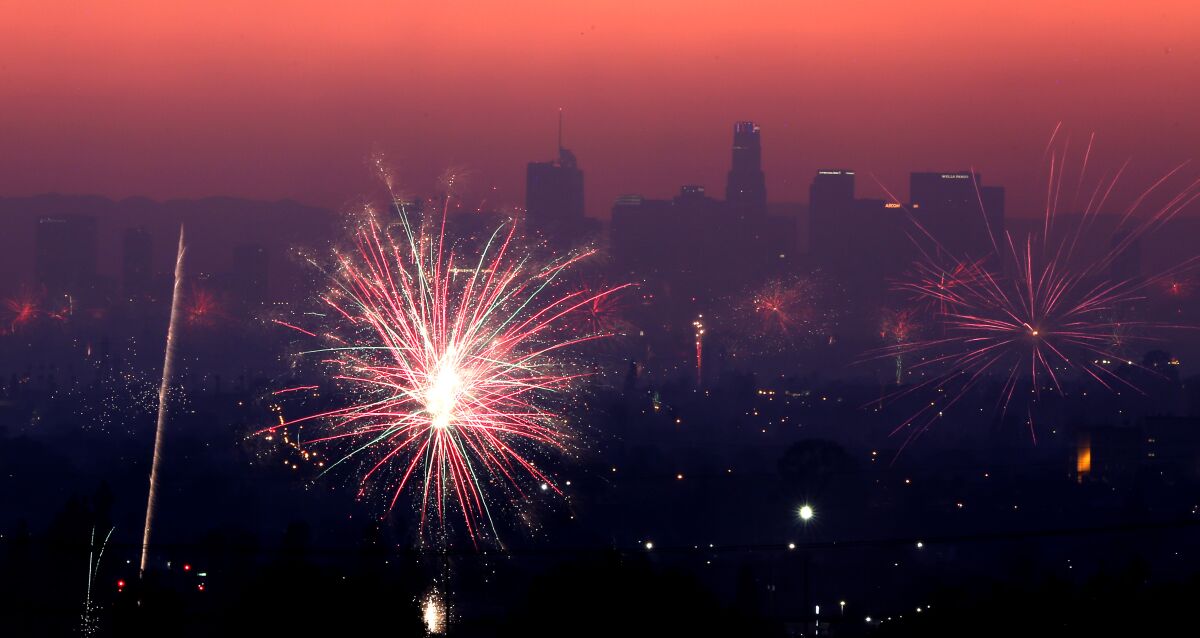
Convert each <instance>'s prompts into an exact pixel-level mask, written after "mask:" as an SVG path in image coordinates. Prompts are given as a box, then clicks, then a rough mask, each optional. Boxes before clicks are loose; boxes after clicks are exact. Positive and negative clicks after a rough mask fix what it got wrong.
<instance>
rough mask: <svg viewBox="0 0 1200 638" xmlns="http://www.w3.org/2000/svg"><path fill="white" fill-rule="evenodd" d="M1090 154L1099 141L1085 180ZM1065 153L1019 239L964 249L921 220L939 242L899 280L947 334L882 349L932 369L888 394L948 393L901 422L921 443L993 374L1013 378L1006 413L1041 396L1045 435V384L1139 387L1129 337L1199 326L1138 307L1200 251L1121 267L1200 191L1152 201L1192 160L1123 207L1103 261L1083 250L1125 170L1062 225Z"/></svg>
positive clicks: (1007, 384) (1006, 388)
mask: <svg viewBox="0 0 1200 638" xmlns="http://www.w3.org/2000/svg"><path fill="white" fill-rule="evenodd" d="M1090 153H1091V143H1090V142H1089V144H1088V148H1087V150H1086V151H1085V153H1084V163H1083V167H1084V168H1083V170H1081V172H1080V177H1079V183H1082V181H1083V174H1084V172H1085V171H1086V167H1087V157H1088V156H1089V155H1090ZM1063 155H1065V151H1063V153H1062V155H1060V154H1059V152H1058V150H1057V149H1056V150H1055V153H1054V154H1051V155H1050V166H1051V173H1050V174H1051V179H1050V182H1049V184H1050V186H1049V189H1048V194H1047V204H1046V208H1045V213H1044V220H1043V224H1042V231H1041V233H1035V234H1032V235H1030V236H1028V237H1025V238H1023V239H1014V238H1013V236H1012V235H1011V234H1010V233H1004V234H1003V235H998V236H993V237H992V245H993V247H994V248H995V251H994V254H992V255H989V256H988V257H986V258H984V259H976V258H972V257H962V258H957V257H955V256H953V255H952V253H951V251H949V250H946V249H945V248H944V247H943V246H942V245H941V244H940V242H938V240H937V239H936V237H935V236H934V235H933V234H932V233H930V232H929V231H928V230H926V229H925V228H922V227H920V225H919V224H917V222H916V221H915V220H914V221H913V223H914V224H917V227H918V229H919V231H920V233H921V234H923V236H924V237H925V238H926V239H928V240H929V242H931V243H932V244H934V246H935V249H934V250H928V251H924V255H925V257H924V258H923V259H921V260H919V261H918V262H917V263H916V265H915V276H914V277H912V278H911V279H908V280H905V281H902V282H899V283H898V285H897V288H898V289H899V290H901V291H903V292H905V293H908V296H909V297H910V300H911V301H912V302H913V303H914V306H915V307H918V308H924V309H928V310H929V311H930V312H931V313H932V315H933V317H932V324H933V325H934V326H935V327H936V328H937V330H938V334H937V335H936V336H934V337H931V338H929V339H924V340H912V341H897V342H896V343H893V344H891V345H889V346H886V347H884V348H882V349H881V350H880V351H878V352H877V354H878V355H879V356H880V357H901V356H908V355H911V356H912V357H916V358H919V359H920V360H919V361H918V362H917V363H915V364H913V365H912V366H911V367H910V370H914V371H915V370H921V371H924V372H926V373H927V374H926V380H924V381H922V382H920V383H917V384H914V385H912V386H909V387H907V388H903V389H901V390H899V391H898V392H896V393H894V394H892V395H891V396H890V397H887V398H894V397H896V396H898V395H904V394H909V393H913V392H916V391H919V390H936V393H937V395H938V397H939V400H936V401H930V402H928V403H927V404H926V405H925V406H924V407H923V408H922V409H920V410H919V411H918V412H917V413H916V414H914V415H913V416H911V417H910V418H909V419H907V420H905V421H904V422H903V423H902V424H901V425H900V426H899V427H897V428H896V432H900V431H904V430H908V433H909V434H908V440H909V441H911V439H912V438H913V437H915V436H918V435H920V434H921V433H923V432H924V431H926V430H927V429H928V428H929V427H930V425H932V423H933V422H934V421H936V420H937V419H938V418H939V417H941V416H942V415H943V414H944V413H945V411H947V410H949V409H950V408H951V407H952V406H954V405H955V404H956V403H957V402H958V401H960V400H961V399H962V398H963V397H964V396H965V395H966V393H967V392H968V391H969V390H971V389H972V388H973V387H975V386H976V385H977V384H979V383H980V382H982V381H983V380H984V379H987V378H993V377H994V378H997V379H999V380H1000V381H1001V383H1000V385H999V387H1000V388H1001V391H1000V395H999V398H998V402H997V405H998V407H999V409H1000V411H1001V414H1003V412H1004V411H1007V410H1008V409H1009V407H1010V405H1011V404H1012V402H1013V401H1014V398H1015V397H1017V396H1029V397H1031V399H1030V404H1029V405H1027V406H1026V408H1027V410H1028V411H1029V425H1030V430H1031V433H1033V425H1032V423H1033V416H1032V404H1033V402H1035V401H1036V400H1037V398H1038V397H1039V396H1040V394H1041V393H1042V392H1044V391H1052V392H1057V393H1059V394H1061V393H1063V384H1064V381H1065V378H1064V376H1065V375H1069V374H1070V375H1075V376H1079V377H1082V378H1086V379H1090V380H1092V381H1094V382H1097V383H1099V384H1100V385H1101V386H1103V387H1105V388H1108V389H1110V390H1113V389H1116V388H1117V387H1130V388H1132V389H1135V390H1136V388H1135V387H1134V386H1133V385H1132V384H1131V382H1130V381H1129V380H1128V379H1127V378H1125V377H1124V376H1121V375H1120V374H1118V373H1117V371H1115V370H1114V369H1113V368H1112V366H1113V365H1114V364H1115V362H1121V363H1127V364H1128V363H1129V362H1128V357H1127V355H1125V354H1123V353H1122V352H1120V351H1119V350H1120V349H1121V348H1122V346H1124V345H1127V344H1128V343H1131V342H1136V341H1143V342H1144V341H1147V340H1153V339H1157V338H1159V337H1158V336H1156V332H1155V331H1156V330H1161V329H1167V328H1182V327H1188V326H1181V325H1177V324H1169V323H1164V322H1156V321H1152V320H1148V319H1145V318H1142V317H1141V316H1140V315H1138V314H1136V313H1135V312H1134V311H1135V310H1137V309H1140V307H1141V305H1142V302H1143V301H1145V299H1146V297H1147V293H1148V291H1149V290H1150V289H1152V288H1153V287H1160V286H1163V285H1164V282H1169V281H1173V280H1179V278H1180V277H1181V276H1183V275H1184V274H1185V273H1186V272H1187V271H1189V270H1191V269H1193V268H1194V267H1195V266H1196V265H1197V259H1196V258H1195V257H1193V258H1191V259H1187V260H1185V261H1183V262H1182V263H1179V264H1177V265H1176V266H1175V267H1173V268H1170V269H1168V270H1166V271H1163V272H1159V273H1157V274H1152V275H1148V276H1133V275H1123V274H1121V273H1118V272H1116V271H1117V270H1119V268H1114V264H1117V263H1119V260H1121V259H1122V258H1123V256H1125V255H1127V254H1128V253H1129V251H1130V250H1131V247H1133V246H1134V245H1135V244H1136V242H1138V240H1139V239H1140V238H1142V237H1144V236H1145V235H1147V234H1148V233H1151V232H1154V231H1155V230H1157V229H1159V228H1161V227H1162V225H1164V224H1166V223H1167V222H1169V221H1170V220H1171V219H1172V218H1174V217H1175V216H1176V215H1177V214H1178V213H1179V212H1180V211H1182V210H1183V209H1184V208H1186V207H1187V206H1188V205H1190V204H1191V203H1193V202H1194V201H1195V200H1196V199H1197V198H1198V197H1200V180H1194V181H1192V182H1191V183H1190V184H1188V185H1187V186H1186V187H1184V188H1183V189H1181V190H1180V191H1179V192H1178V193H1177V194H1175V195H1174V196H1170V197H1167V198H1166V201H1165V202H1164V203H1162V204H1161V205H1157V206H1154V207H1148V206H1145V202H1146V200H1147V198H1148V197H1150V195H1151V194H1152V193H1154V192H1155V191H1156V190H1158V189H1160V187H1162V186H1163V184H1164V183H1166V181H1167V180H1168V179H1169V178H1171V177H1172V176H1174V175H1175V174H1177V173H1178V171H1179V170H1180V168H1182V167H1177V168H1176V169H1175V170H1173V171H1171V172H1169V173H1168V174H1167V175H1165V176H1163V177H1162V178H1161V179H1159V180H1157V181H1156V182H1154V183H1153V184H1152V185H1151V186H1149V187H1148V188H1147V189H1145V190H1144V191H1143V192H1142V193H1141V194H1140V195H1139V196H1138V197H1137V198H1135V200H1134V201H1133V203H1132V204H1130V205H1129V206H1128V207H1127V208H1125V209H1124V210H1123V211H1121V212H1120V213H1119V214H1116V215H1115V216H1114V219H1115V221H1116V231H1115V232H1114V233H1113V235H1112V241H1111V244H1110V247H1109V249H1108V250H1107V251H1106V252H1104V253H1103V254H1102V255H1101V256H1100V257H1098V258H1094V257H1092V258H1084V257H1082V256H1080V254H1079V252H1080V250H1079V249H1080V247H1081V245H1082V244H1083V243H1086V242H1087V241H1088V240H1087V239H1086V237H1085V235H1086V233H1087V232H1088V231H1089V229H1091V228H1093V226H1094V223H1095V221H1096V219H1097V217H1098V216H1100V215H1101V211H1102V210H1103V209H1104V206H1105V203H1106V201H1107V200H1108V199H1109V195H1110V194H1111V192H1112V190H1113V187H1114V185H1115V184H1116V182H1117V180H1118V179H1119V178H1120V175H1121V173H1122V172H1123V171H1124V167H1122V168H1121V169H1120V170H1117V171H1116V172H1115V173H1114V175H1113V176H1112V177H1111V178H1105V179H1102V180H1100V182H1099V184H1098V185H1097V186H1096V187H1095V189H1094V190H1093V191H1092V194H1091V197H1090V199H1089V200H1088V203H1087V205H1086V207H1085V208H1083V209H1082V213H1081V214H1080V215H1079V216H1078V217H1077V218H1075V219H1074V221H1073V223H1071V224H1067V225H1066V227H1064V228H1058V227H1056V223H1055V222H1056V218H1060V217H1061V215H1059V213H1058V208H1059V201H1060V198H1061V197H1062V189H1063V171H1062V166H1063V158H1062V156H1063ZM1060 225H1061V224H1060ZM948 282H949V283H948ZM1018 388H1021V389H1022V392H1018ZM1025 388H1028V389H1027V391H1026V390H1025ZM1035 440H1036V435H1035Z"/></svg>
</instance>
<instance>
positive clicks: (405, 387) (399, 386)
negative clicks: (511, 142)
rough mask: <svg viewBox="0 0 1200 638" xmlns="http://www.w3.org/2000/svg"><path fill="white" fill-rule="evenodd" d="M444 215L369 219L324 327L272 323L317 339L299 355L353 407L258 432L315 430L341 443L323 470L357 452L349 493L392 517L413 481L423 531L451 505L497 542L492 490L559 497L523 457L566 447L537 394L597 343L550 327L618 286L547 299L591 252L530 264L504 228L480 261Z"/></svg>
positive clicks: (341, 260) (324, 439)
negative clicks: (459, 242) (525, 483)
mask: <svg viewBox="0 0 1200 638" xmlns="http://www.w3.org/2000/svg"><path fill="white" fill-rule="evenodd" d="M385 183H390V182H386V181H385ZM393 201H396V200H395V198H393ZM448 209H449V197H447V198H446V204H445V205H444V206H443V207H442V219H441V220H440V223H438V222H437V221H436V220H422V223H421V226H420V227H417V226H415V225H414V224H413V223H412V222H411V221H410V219H409V216H408V214H407V212H406V211H405V210H404V207H402V206H396V213H397V215H398V220H399V221H398V226H399V228H398V229H396V228H386V227H383V226H381V224H380V222H379V221H378V220H377V219H376V217H375V216H374V215H373V214H372V215H370V218H369V220H368V221H367V222H365V223H364V224H363V226H362V227H361V228H360V230H359V231H358V232H357V235H356V238H355V242H354V246H353V250H350V251H346V252H343V253H338V254H337V255H336V260H335V262H336V269H335V270H334V271H333V272H331V273H329V275H330V279H331V281H332V284H333V285H332V288H331V291H330V292H329V293H328V294H326V295H324V296H323V297H322V298H321V301H322V303H323V304H324V305H326V306H328V307H329V308H332V309H333V310H334V311H336V312H334V313H330V314H328V315H327V316H326V319H327V321H328V324H327V325H325V326H323V327H322V328H321V329H315V328H314V330H308V329H306V328H303V327H301V326H297V325H294V324H291V323H287V322H284V321H276V323H278V324H280V325H282V326H285V327H287V328H290V329H293V330H296V331H298V332H299V333H301V334H304V335H307V336H310V337H314V338H318V339H321V340H323V341H325V342H326V345H327V347H324V348H321V349H319V350H314V351H310V353H313V354H315V353H320V354H322V355H323V356H324V357H326V359H324V363H326V364H328V365H331V366H332V367H333V373H332V375H331V379H332V380H334V381H335V382H338V383H339V384H340V385H342V386H343V387H345V388H348V389H350V390H352V391H353V392H355V396H356V397H357V400H356V401H355V402H354V403H353V404H352V405H349V406H346V407H343V408H338V409H334V410H330V411H326V412H321V413H317V414H312V415H308V416H303V417H300V418H297V419H294V420H291V421H285V422H283V423H281V424H279V425H275V426H272V427H270V428H266V429H264V430H262V432H269V431H274V430H278V429H281V428H288V427H291V426H294V425H299V424H306V423H314V422H315V423H319V424H321V425H323V426H324V427H325V428H326V431H324V432H323V433H322V434H321V435H320V436H318V437H317V438H315V439H311V440H310V441H309V444H310V445H312V444H333V443H341V444H343V445H348V448H349V451H348V452H347V453H346V454H345V455H344V456H342V458H341V459H340V460H338V461H337V462H335V463H333V464H331V465H330V467H329V468H327V469H326V471H329V470H332V468H333V467H336V466H338V465H340V464H342V463H343V462H346V461H348V460H350V459H351V458H355V457H358V459H357V460H359V461H361V462H362V467H363V468H364V472H363V473H362V474H361V475H360V477H359V483H360V487H359V495H360V496H364V495H366V494H367V492H368V491H376V490H378V491H382V492H384V493H389V494H390V499H389V505H388V510H389V511H390V510H391V509H393V508H394V507H395V505H396V503H397V502H398V500H399V498H400V496H401V495H402V494H403V493H404V491H405V489H406V487H408V486H410V485H412V484H413V483H414V482H415V483H417V484H418V485H417V487H416V489H415V490H414V491H415V492H418V494H414V496H415V500H416V501H417V503H418V505H417V507H418V509H419V514H420V530H422V532H423V531H424V530H425V526H426V523H427V522H428V521H427V519H428V518H429V517H430V516H431V515H436V517H437V520H438V521H439V522H440V523H441V526H442V530H443V531H444V530H445V526H446V523H447V520H446V512H447V509H448V508H456V509H457V510H458V511H459V514H461V519H462V524H463V526H464V528H465V530H466V532H467V533H468V535H469V536H470V537H471V539H472V541H473V542H474V541H475V539H476V537H477V535H478V534H479V533H480V532H481V531H482V525H483V523H484V522H485V521H486V522H487V523H488V524H489V525H490V526H491V529H492V533H493V534H494V533H495V525H494V524H493V523H492V522H491V521H492V514H491V511H490V509H489V506H488V501H489V499H488V498H487V494H486V493H487V492H488V491H489V488H494V489H504V490H507V491H509V492H510V493H515V494H516V495H524V491H523V490H522V487H521V480H520V479H521V476H522V475H524V476H527V477H529V478H532V479H534V480H536V481H537V482H538V483H540V484H542V485H544V486H545V488H544V489H553V490H554V491H555V492H556V493H557V492H559V490H558V488H557V487H556V486H555V485H554V482H553V481H552V480H551V479H550V477H549V476H547V475H546V474H545V473H544V472H543V471H542V470H541V469H540V468H539V467H538V466H537V465H536V463H535V459H534V457H535V456H539V455H542V454H544V453H546V452H548V451H553V450H559V451H561V450H563V449H565V447H566V442H567V439H568V433H567V432H566V430H565V429H564V427H563V426H562V424H561V421H562V419H561V417H559V416H558V415H556V414H554V413H553V412H551V411H550V410H549V409H547V408H546V407H545V406H544V405H542V403H543V401H542V399H544V397H545V396H546V395H548V394H550V393H556V392H561V391H563V390H566V389H567V388H569V387H570V386H571V385H572V383H574V382H575V381H576V380H577V379H578V378H579V377H580V376H582V375H580V374H572V373H569V372H567V371H564V370H562V367H563V366H562V362H561V361H559V360H558V359H557V358H556V355H558V354H559V353H560V351H562V350H564V349H566V348H569V347H571V346H574V345H577V344H581V343H584V342H587V341H590V340H593V339H596V338H599V337H602V336H605V335H603V334H589V335H582V336H572V337H561V336H558V335H559V334H561V331H559V330H558V328H559V324H560V323H561V322H562V320H564V318H566V317H569V316H571V315H572V314H573V313H576V312H586V311H587V309H588V308H589V307H591V306H592V304H594V303H595V302H596V301H597V300H598V299H601V298H603V297H606V296H607V295H610V294H612V293H614V292H616V291H617V290H620V289H622V288H624V287H625V286H618V287H615V288H610V289H607V290H603V291H601V292H597V293H591V292H586V291H583V290H575V291H572V292H568V293H566V294H557V293H553V292H552V288H553V287H554V285H555V280H556V279H557V277H558V276H559V275H560V274H561V273H562V272H563V271H564V270H566V269H567V268H569V267H570V266H572V265H573V264H575V263H576V262H577V261H578V260H580V259H582V258H584V257H587V256H588V255H590V254H591V252H592V251H585V252H582V253H577V254H571V255H567V256H565V257H562V258H559V259H557V260H555V261H553V262H551V263H550V264H549V265H547V266H545V267H541V268H538V267H535V266H534V265H533V260H532V258H531V256H530V255H529V254H528V253H525V252H523V251H521V250H520V249H519V248H518V246H517V237H516V227H515V224H514V223H513V222H511V221H510V222H507V223H505V224H501V225H500V226H499V227H498V228H496V229H495V231H494V232H493V233H492V234H491V236H490V237H489V238H488V239H487V241H486V242H485V243H484V245H483V246H482V248H481V249H480V250H479V251H478V256H477V257H476V256H474V255H469V256H468V255H467V254H463V253H462V252H461V251H460V250H458V248H457V246H456V245H455V244H454V243H453V242H452V241H451V240H450V239H448V237H447V235H446V217H447V214H448ZM368 212H370V211H368ZM394 231H395V232H394ZM397 235H399V237H397ZM318 333H320V336H318ZM280 392H286V390H283V391H280Z"/></svg>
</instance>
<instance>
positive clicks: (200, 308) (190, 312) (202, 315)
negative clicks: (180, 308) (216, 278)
mask: <svg viewBox="0 0 1200 638" xmlns="http://www.w3.org/2000/svg"><path fill="white" fill-rule="evenodd" d="M223 316H224V310H223V309H222V307H221V304H220V302H219V301H217V296H216V295H214V294H213V293H212V292H210V291H208V290H207V289H204V288H200V287H199V286H193V287H192V289H191V291H190V293H189V294H188V295H187V306H186V307H185V308H184V317H185V318H186V320H187V323H188V324H189V325H191V326H195V327H210V326H213V325H214V324H216V323H217V321H218V320H220V319H221V318H222V317H223Z"/></svg>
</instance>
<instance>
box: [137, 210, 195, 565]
mask: <svg viewBox="0 0 1200 638" xmlns="http://www.w3.org/2000/svg"><path fill="white" fill-rule="evenodd" d="M186 252H187V251H186V249H185V247H184V242H183V226H180V227H179V248H178V249H177V250H176V253H175V287H174V290H173V292H172V294H171V317H170V319H168V320H167V345H166V352H165V354H164V355H163V373H162V383H161V384H160V385H159V388H158V419H157V425H156V426H155V428H154V452H153V455H152V458H151V461H150V491H149V493H148V494H147V495H146V525H145V528H144V529H143V530H142V559H141V563H140V566H139V567H138V573H139V574H144V573H145V572H146V560H147V558H148V557H149V551H150V530H151V528H152V524H153V522H154V506H155V500H156V499H155V497H156V492H157V489H158V467H159V464H160V462H161V454H160V452H161V449H162V439H163V427H164V426H165V425H166V421H167V398H168V392H169V391H170V388H171V379H172V377H173V376H174V370H175V335H176V332H177V331H178V323H179V315H180V314H181V313H180V308H179V300H180V291H181V290H182V289H183V257H184V255H185V254H186Z"/></svg>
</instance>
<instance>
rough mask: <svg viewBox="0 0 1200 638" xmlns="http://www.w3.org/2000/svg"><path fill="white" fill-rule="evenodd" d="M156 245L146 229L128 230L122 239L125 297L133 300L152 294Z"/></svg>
mask: <svg viewBox="0 0 1200 638" xmlns="http://www.w3.org/2000/svg"><path fill="white" fill-rule="evenodd" d="M153 258H154V244H153V240H152V239H151V237H150V233H148V232H146V229H144V228H128V229H126V230H125V234H124V236H123V237H122V238H121V285H122V286H123V288H122V290H123V291H124V293H125V297H126V298H128V299H133V298H137V297H145V296H147V295H149V294H150V293H151V287H152V282H153V279H154V270H153Z"/></svg>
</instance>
